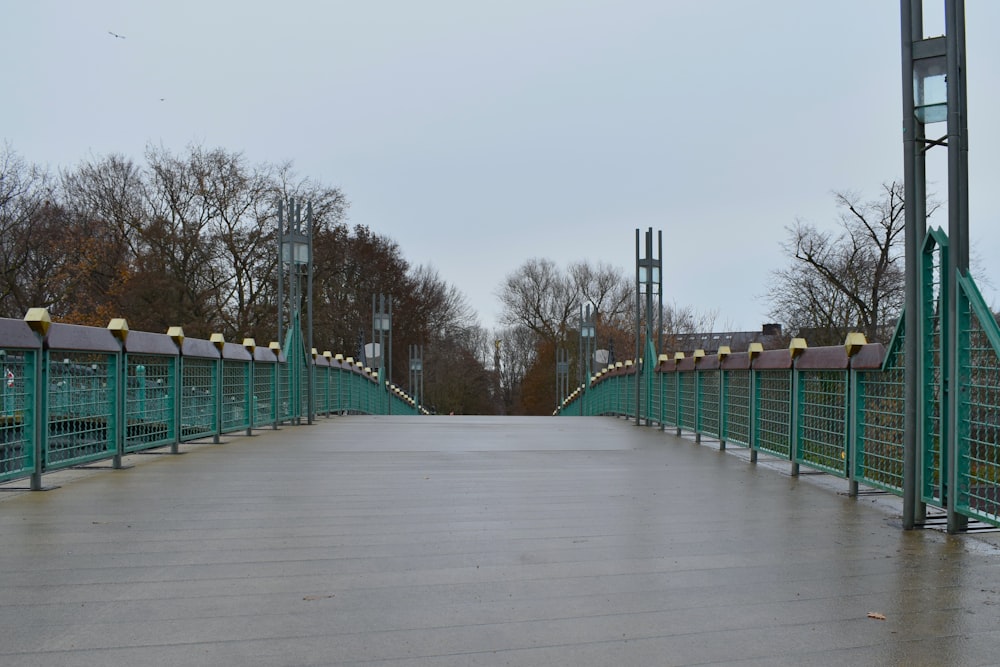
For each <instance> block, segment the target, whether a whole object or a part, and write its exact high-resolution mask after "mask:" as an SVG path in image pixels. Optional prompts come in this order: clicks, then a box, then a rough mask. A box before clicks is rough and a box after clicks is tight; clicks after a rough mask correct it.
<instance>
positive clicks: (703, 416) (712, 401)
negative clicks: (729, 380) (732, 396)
mask: <svg viewBox="0 0 1000 667" xmlns="http://www.w3.org/2000/svg"><path fill="white" fill-rule="evenodd" d="M698 374H699V379H698V432H699V433H701V434H703V435H707V436H710V437H712V438H721V437H722V430H721V428H720V426H721V425H720V420H719V392H720V391H721V384H720V381H719V371H717V370H711V371H699V373H698Z"/></svg>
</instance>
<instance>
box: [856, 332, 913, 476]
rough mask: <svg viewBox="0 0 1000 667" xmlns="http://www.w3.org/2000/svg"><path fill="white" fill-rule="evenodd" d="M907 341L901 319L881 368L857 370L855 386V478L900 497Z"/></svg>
mask: <svg viewBox="0 0 1000 667" xmlns="http://www.w3.org/2000/svg"><path fill="white" fill-rule="evenodd" d="M904 338H905V332H904V330H903V318H902V317H901V318H900V322H899V325H898V326H897V329H896V335H895V336H894V337H893V340H892V342H891V343H890V345H889V350H888V351H887V352H886V358H885V361H884V363H883V365H882V369H881V370H871V371H856V377H857V381H856V383H855V386H856V393H857V396H856V399H855V400H856V402H857V403H856V405H857V407H856V414H855V417H854V420H855V424H856V435H855V437H856V440H855V443H854V448H855V449H854V456H853V460H854V476H855V479H857V481H859V482H861V483H863V484H866V485H868V486H872V487H875V488H879V489H884V490H886V491H890V492H892V493H895V494H897V495H902V493H903V424H904V420H905V403H904V399H903V396H904V390H905V385H904V379H903V372H904V371H903V344H904Z"/></svg>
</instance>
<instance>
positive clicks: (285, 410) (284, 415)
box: [275, 363, 294, 422]
mask: <svg viewBox="0 0 1000 667" xmlns="http://www.w3.org/2000/svg"><path fill="white" fill-rule="evenodd" d="M275 380H276V388H277V390H276V391H277V405H276V409H277V412H278V421H279V422H286V421H288V420H289V419H291V418H292V408H293V407H294V406H292V382H291V370H290V369H289V367H288V364H287V363H284V364H277V372H276V377H275Z"/></svg>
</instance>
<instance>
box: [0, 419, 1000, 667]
mask: <svg viewBox="0 0 1000 667" xmlns="http://www.w3.org/2000/svg"><path fill="white" fill-rule="evenodd" d="M183 451H185V452H186V453H185V454H184V455H182V456H169V455H163V456H148V455H146V456H134V457H131V458H132V459H133V460H139V463H138V464H137V465H136V466H135V467H133V468H132V469H130V470H124V471H106V470H102V471H97V472H95V471H87V472H79V471H73V472H67V473H59V475H64V476H66V475H71V476H74V477H75V478H74V479H72V480H70V481H65V480H63V481H62V484H63V485H62V486H61V488H58V489H55V490H52V491H47V492H36V493H10V492H8V493H4V494H2V495H0V536H2V537H0V664H2V665H4V666H6V667H15V666H21V665H25V666H26V665H31V666H33V667H34V666H36V665H54V666H69V665H87V666H92V665H103V666H105V667H111V666H117V665H123V666H124V665H129V666H134V665H268V666H273V665H393V666H399V667H408V666H414V665H445V666H451V665H463V666H464V665H531V666H536V665H572V666H574V667H580V666H585V665H707V664H712V665H748V666H749V665H841V664H842V665H945V664H947V665H981V664H1000V549H998V548H997V547H996V546H995V545H993V544H991V543H990V540H989V538H990V537H995V535H994V536H986V537H982V536H979V537H977V536H959V537H949V536H947V535H945V534H943V533H941V532H938V531H932V530H924V531H912V532H904V531H902V530H901V529H900V528H899V518H898V513H897V512H896V511H895V510H894V508H893V507H892V504H893V503H892V501H891V500H885V499H882V498H879V497H877V496H862V497H860V498H858V499H851V498H848V497H846V496H844V495H842V494H839V493H838V492H837V491H838V490H841V489H843V488H845V487H846V483H843V482H840V481H832V480H829V479H827V480H826V481H824V480H820V479H818V478H817V477H815V476H812V475H804V476H803V477H801V478H797V479H796V478H792V477H789V476H788V475H787V474H785V473H783V472H782V471H781V470H780V469H779V468H778V467H777V466H768V465H760V464H758V465H757V466H753V465H750V464H748V463H747V462H746V460H745V457H743V456H742V455H741V454H739V453H737V454H732V453H729V454H724V453H720V452H718V451H716V450H715V449H713V448H712V447H709V446H700V445H696V444H694V443H693V442H691V441H690V440H682V439H678V438H674V437H672V436H669V435H664V434H663V433H661V432H659V431H657V430H655V429H647V428H637V427H635V426H633V425H631V424H630V423H628V422H625V421H624V420H616V419H611V418H559V419H552V418H499V417H493V418H491V417H430V418H427V417H420V418H417V417H346V418H337V419H332V420H322V421H320V422H319V423H318V424H317V425H314V426H311V427H307V426H303V427H298V428H285V429H283V430H281V431H279V432H270V431H261V432H259V433H258V434H257V435H255V436H254V437H251V438H246V437H234V438H231V439H229V440H228V441H227V443H225V444H223V445H193V446H185V447H184V448H183ZM140 459H141V460H140ZM54 478H56V475H52V476H48V477H46V482H48V483H50V484H51V483H55V482H59V481H60V480H59V479H54ZM869 613H876V614H882V615H884V616H885V620H879V619H875V618H870V617H869V616H868V615H869Z"/></svg>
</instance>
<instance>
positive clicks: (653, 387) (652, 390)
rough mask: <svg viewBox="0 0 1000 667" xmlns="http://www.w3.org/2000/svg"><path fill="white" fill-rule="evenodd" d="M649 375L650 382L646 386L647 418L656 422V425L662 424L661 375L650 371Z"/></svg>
mask: <svg viewBox="0 0 1000 667" xmlns="http://www.w3.org/2000/svg"><path fill="white" fill-rule="evenodd" d="M649 373H650V381H649V383H648V384H647V386H648V387H649V413H648V417H649V419H650V420H652V421H654V422H656V423H657V424H662V423H663V410H662V407H663V405H662V401H661V399H662V398H663V383H662V379H663V373H656V372H653V371H652V370H650V371H649Z"/></svg>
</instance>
